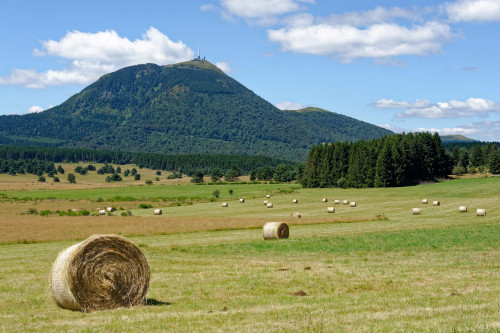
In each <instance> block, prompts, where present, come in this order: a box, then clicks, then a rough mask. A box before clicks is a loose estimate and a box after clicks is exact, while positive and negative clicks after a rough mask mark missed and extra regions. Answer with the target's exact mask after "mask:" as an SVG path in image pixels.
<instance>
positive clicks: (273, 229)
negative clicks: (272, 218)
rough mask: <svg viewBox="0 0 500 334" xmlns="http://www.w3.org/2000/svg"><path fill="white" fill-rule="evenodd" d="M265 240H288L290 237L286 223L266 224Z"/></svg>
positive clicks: (264, 228) (264, 230)
mask: <svg viewBox="0 0 500 334" xmlns="http://www.w3.org/2000/svg"><path fill="white" fill-rule="evenodd" d="M262 231H263V234H264V240H271V239H287V238H288V235H289V229H288V225H287V224H285V223H279V222H271V223H266V224H265V225H264V227H263V228H262Z"/></svg>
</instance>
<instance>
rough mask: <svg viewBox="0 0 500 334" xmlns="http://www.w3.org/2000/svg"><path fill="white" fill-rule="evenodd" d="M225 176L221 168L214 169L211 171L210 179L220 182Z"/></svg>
mask: <svg viewBox="0 0 500 334" xmlns="http://www.w3.org/2000/svg"><path fill="white" fill-rule="evenodd" d="M223 177H224V174H223V173H222V171H221V170H220V169H219V168H214V169H212V172H211V173H210V180H211V181H212V182H219V181H220V180H221V179H222V178H223Z"/></svg>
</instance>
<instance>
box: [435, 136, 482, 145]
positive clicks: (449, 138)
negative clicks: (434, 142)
mask: <svg viewBox="0 0 500 334" xmlns="http://www.w3.org/2000/svg"><path fill="white" fill-rule="evenodd" d="M440 137H441V141H442V142H443V143H456V142H466V143H467V142H478V140H475V139H472V138H469V137H465V136H462V135H449V136H440Z"/></svg>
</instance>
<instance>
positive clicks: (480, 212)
mask: <svg viewBox="0 0 500 334" xmlns="http://www.w3.org/2000/svg"><path fill="white" fill-rule="evenodd" d="M476 215H477V216H486V209H477V210H476Z"/></svg>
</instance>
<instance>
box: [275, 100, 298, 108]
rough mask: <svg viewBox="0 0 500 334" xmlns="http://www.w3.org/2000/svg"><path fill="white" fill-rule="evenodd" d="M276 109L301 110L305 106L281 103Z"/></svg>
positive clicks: (286, 102) (295, 103)
mask: <svg viewBox="0 0 500 334" xmlns="http://www.w3.org/2000/svg"><path fill="white" fill-rule="evenodd" d="M276 108H278V109H281V110H299V109H302V108H304V105H302V104H301V103H298V102H288V101H284V102H280V103H278V104H276Z"/></svg>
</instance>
